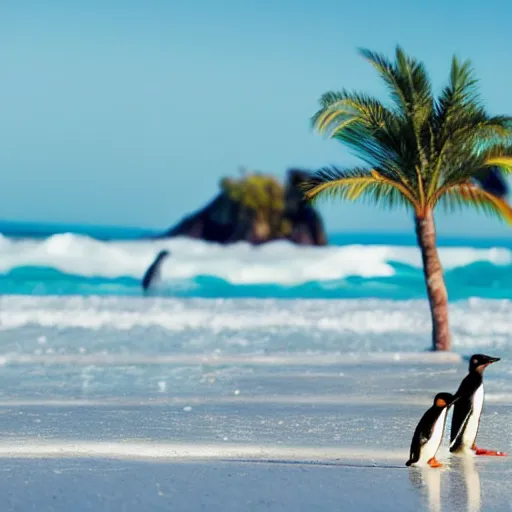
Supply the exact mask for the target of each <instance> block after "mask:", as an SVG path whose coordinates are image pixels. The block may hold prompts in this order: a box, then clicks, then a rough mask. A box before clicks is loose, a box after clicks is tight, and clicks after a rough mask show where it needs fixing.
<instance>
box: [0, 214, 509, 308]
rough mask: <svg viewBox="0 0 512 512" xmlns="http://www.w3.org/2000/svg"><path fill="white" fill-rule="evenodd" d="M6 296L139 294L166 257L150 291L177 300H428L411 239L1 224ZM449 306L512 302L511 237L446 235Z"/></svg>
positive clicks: (443, 251) (0, 267)
mask: <svg viewBox="0 0 512 512" xmlns="http://www.w3.org/2000/svg"><path fill="white" fill-rule="evenodd" d="M0 232H1V233H3V236H2V238H1V239H0V293H1V294H26V295H116V296H123V295H127V296H134V295H135V296H140V295H142V289H141V286H140V281H141V279H142V276H143V275H144V272H145V270H146V269H147V267H148V266H149V265H150V264H151V262H152V261H153V260H154V258H155V256H156V254H158V252H159V251H160V250H161V249H163V248H165V249H169V250H170V251H171V253H172V256H171V257H170V258H168V260H166V261H165V262H164V264H163V266H162V269H161V276H160V279H159V280H157V281H156V282H155V283H154V285H153V287H152V289H151V290H150V294H153V295H162V296H173V297H212V298H223V297H226V298H227V297H247V298H251V297H254V298H325V299H330V298H332V299H335V298H381V299H399V300H405V299H416V298H423V297H424V296H425V288H424V281H423V274H422V270H421V260H420V255H419V251H418V250H417V248H416V245H415V239H414V235H413V233H410V234H354V233H350V234H333V235H331V236H330V237H329V240H330V246H329V247H325V248H309V247H296V246H293V245H291V244H288V243H285V242H276V243H273V244H267V245H265V246H262V247H257V248H254V247H250V246H249V245H247V244H236V245H233V246H217V245H215V244H208V243H204V242H200V241H195V240H187V239H172V240H163V241H162V240H158V241H154V240H146V239H144V237H146V236H148V235H152V234H155V232H154V231H151V230H144V229H138V228H119V227H104V226H66V225H48V224H35V223H19V222H18V223H13V222H4V223H0ZM439 247H440V255H441V260H442V262H443V265H444V268H445V274H446V281H447V284H448V287H449V292H450V298H451V300H460V299H465V298H469V297H482V298H506V299H507V298H511V297H512V272H511V270H512V238H511V239H485V238H478V239H463V238H456V237H440V238H439Z"/></svg>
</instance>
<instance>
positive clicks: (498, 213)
mask: <svg viewBox="0 0 512 512" xmlns="http://www.w3.org/2000/svg"><path fill="white" fill-rule="evenodd" d="M438 201H440V202H441V204H442V206H443V207H444V208H445V210H447V211H454V210H457V209H461V208H464V207H468V206H469V207H471V208H473V209H476V210H479V211H481V212H483V213H485V214H488V215H493V216H495V217H498V218H500V219H502V220H505V221H506V222H507V223H508V224H512V208H511V207H510V205H509V204H508V203H507V201H505V200H503V199H501V198H499V197H496V196H495V195H493V194H491V193H489V192H486V191H485V190H483V189H481V188H480V187H478V186H477V185H475V184H473V183H471V182H466V183H461V184H459V185H454V186H452V187H449V188H447V189H445V190H444V191H443V194H441V195H440V197H439V198H438Z"/></svg>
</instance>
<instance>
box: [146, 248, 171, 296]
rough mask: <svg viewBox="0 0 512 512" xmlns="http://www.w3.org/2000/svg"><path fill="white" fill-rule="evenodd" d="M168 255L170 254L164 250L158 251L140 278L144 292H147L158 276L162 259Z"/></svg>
mask: <svg viewBox="0 0 512 512" xmlns="http://www.w3.org/2000/svg"><path fill="white" fill-rule="evenodd" d="M170 254H171V253H170V252H169V251H168V250H166V249H164V250H163V251H160V252H159V253H158V255H157V257H156V258H155V260H154V261H153V263H151V265H150V266H149V267H148V269H147V270H146V272H145V273H144V277H143V278H142V289H143V290H144V292H147V291H148V289H149V287H150V286H151V284H152V283H153V282H154V281H156V280H157V279H158V277H159V275H160V267H161V266H162V263H163V261H164V259H165V258H167V256H169V255H170Z"/></svg>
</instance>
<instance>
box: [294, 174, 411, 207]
mask: <svg viewBox="0 0 512 512" xmlns="http://www.w3.org/2000/svg"><path fill="white" fill-rule="evenodd" d="M302 189H303V191H304V196H305V198H306V200H308V201H310V202H316V201H318V200H319V199H321V198H323V199H326V198H338V199H344V200H349V201H355V200H357V199H366V200H369V201H371V202H373V203H376V204H385V205H387V206H394V205H396V204H401V205H405V206H408V207H415V203H416V202H415V199H414V197H412V196H411V195H410V194H409V192H408V191H407V190H406V189H405V188H404V187H403V186H402V185H401V184H400V183H397V182H395V181H393V180H391V179H389V178H386V177H385V176H383V175H381V174H380V173H379V172H378V171H376V170H374V169H366V168H359V167H358V168H355V169H350V170H340V169H337V168H335V167H331V168H324V169H321V170H319V171H318V172H316V173H315V174H314V175H313V176H312V177H311V178H310V179H309V180H308V181H306V182H305V183H303V185H302Z"/></svg>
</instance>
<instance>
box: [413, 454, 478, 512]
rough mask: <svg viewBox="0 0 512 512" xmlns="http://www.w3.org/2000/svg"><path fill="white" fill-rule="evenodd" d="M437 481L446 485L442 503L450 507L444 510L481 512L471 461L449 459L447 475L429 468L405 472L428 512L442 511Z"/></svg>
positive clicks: (439, 485) (471, 459)
mask: <svg viewBox="0 0 512 512" xmlns="http://www.w3.org/2000/svg"><path fill="white" fill-rule="evenodd" d="M441 478H443V479H444V481H445V483H444V485H445V486H446V485H447V484H448V485H449V489H450V492H445V493H444V500H446V501H449V503H450V505H451V506H449V507H448V509H449V510H460V511H463V510H466V512H481V510H482V497H481V485H480V475H479V473H478V471H477V468H476V466H475V458H474V457H471V456H469V457H457V458H455V459H452V463H451V468H450V471H447V472H442V471H436V470H432V469H430V468H429V467H416V468H411V471H409V479H410V481H411V484H412V485H413V487H414V488H415V489H417V490H418V491H419V493H420V495H422V496H423V497H424V499H425V501H427V502H428V505H427V509H428V510H429V512H441V510H442V504H443V500H442V499H441ZM447 480H449V483H448V482H447ZM445 504H447V503H445ZM464 504H465V505H466V507H465V508H464Z"/></svg>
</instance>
